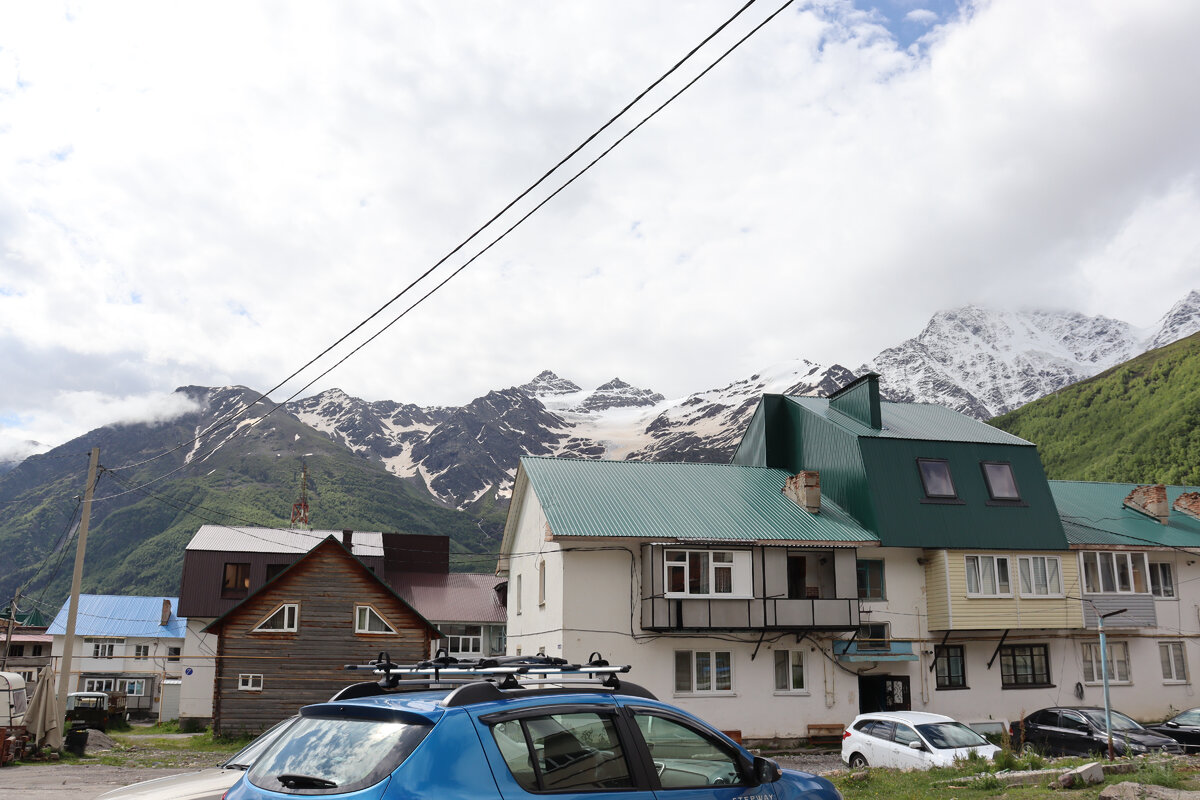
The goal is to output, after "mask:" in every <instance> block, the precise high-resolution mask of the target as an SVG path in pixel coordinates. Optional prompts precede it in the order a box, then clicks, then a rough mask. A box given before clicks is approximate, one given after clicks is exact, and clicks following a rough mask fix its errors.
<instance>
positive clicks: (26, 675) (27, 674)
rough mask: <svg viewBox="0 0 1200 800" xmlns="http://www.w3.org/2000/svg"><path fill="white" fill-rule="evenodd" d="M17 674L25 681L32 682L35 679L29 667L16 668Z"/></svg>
mask: <svg viewBox="0 0 1200 800" xmlns="http://www.w3.org/2000/svg"><path fill="white" fill-rule="evenodd" d="M17 674H18V675H20V676H21V677H22V678H23V679H24V680H25V683H33V682H34V681H35V680H37V679H36V678H35V677H34V674H33V670H31V669H19V670H17Z"/></svg>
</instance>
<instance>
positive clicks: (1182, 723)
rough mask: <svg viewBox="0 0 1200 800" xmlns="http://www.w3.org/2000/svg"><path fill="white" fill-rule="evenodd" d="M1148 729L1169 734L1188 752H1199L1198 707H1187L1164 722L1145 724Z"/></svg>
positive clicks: (1199, 721) (1199, 725) (1199, 709)
mask: <svg viewBox="0 0 1200 800" xmlns="http://www.w3.org/2000/svg"><path fill="white" fill-rule="evenodd" d="M1146 728H1147V729H1148V730H1152V731H1154V732H1155V733H1161V734H1162V735H1163V736H1170V737H1171V738H1172V739H1174V740H1175V741H1177V742H1179V743H1180V744H1181V745H1183V749H1184V750H1185V751H1187V752H1189V753H1195V752H1200V708H1189V709H1188V710H1187V711H1182V712H1180V713H1178V714H1176V715H1175V716H1173V717H1171V718H1170V719H1169V720H1167V721H1166V722H1159V723H1157V724H1154V725H1147V726H1146Z"/></svg>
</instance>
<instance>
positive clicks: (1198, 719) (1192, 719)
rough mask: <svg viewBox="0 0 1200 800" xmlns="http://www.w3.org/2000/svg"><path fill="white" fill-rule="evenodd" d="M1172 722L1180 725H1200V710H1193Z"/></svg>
mask: <svg viewBox="0 0 1200 800" xmlns="http://www.w3.org/2000/svg"><path fill="white" fill-rule="evenodd" d="M1172 722H1176V723H1178V724H1180V725H1200V708H1193V709H1190V710H1188V711H1185V712H1183V713H1182V714H1180V715H1179V716H1177V717H1175V719H1173V720H1172Z"/></svg>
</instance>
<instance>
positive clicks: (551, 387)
mask: <svg viewBox="0 0 1200 800" xmlns="http://www.w3.org/2000/svg"><path fill="white" fill-rule="evenodd" d="M517 389H519V390H520V391H522V392H524V393H525V394H527V395H529V396H530V397H536V398H539V399H541V398H543V397H557V396H559V395H564V394H575V393H576V392H581V391H583V390H582V389H580V388H579V387H578V386H576V385H575V384H574V383H572V382H571V381H569V380H567V379H566V378H560V377H558V376H557V375H555V374H554V373H553V372H551V371H550V370H548V369H545V370H542V371H541V372H540V373H538V376H537V377H536V378H534V379H533V380H531V381H530V382H529V383H526V384H523V385H521V386H518V387H517Z"/></svg>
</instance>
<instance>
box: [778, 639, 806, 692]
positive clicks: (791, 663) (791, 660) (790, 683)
mask: <svg viewBox="0 0 1200 800" xmlns="http://www.w3.org/2000/svg"><path fill="white" fill-rule="evenodd" d="M780 656H783V657H784V658H785V660H786V662H787V663H786V664H785V665H782V666H783V668H784V671H783V672H782V673H781V672H780V667H781V665H780V663H779V662H780ZM774 659H775V661H774V663H775V694H787V695H807V694H809V691H808V669H807V666H808V665H807V664H806V663H805V658H804V651H803V650H789V649H779V650H776V651H775V656H774ZM797 661H799V664H797V663H796V662H797ZM797 669H798V670H799V675H800V685H799V686H797V685H796V681H795V678H796V674H797ZM781 676H782V677H785V678H786V680H785V681H784V682H785V683H787V686H780V685H779V684H780V680H779V679H780V677H781Z"/></svg>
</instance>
